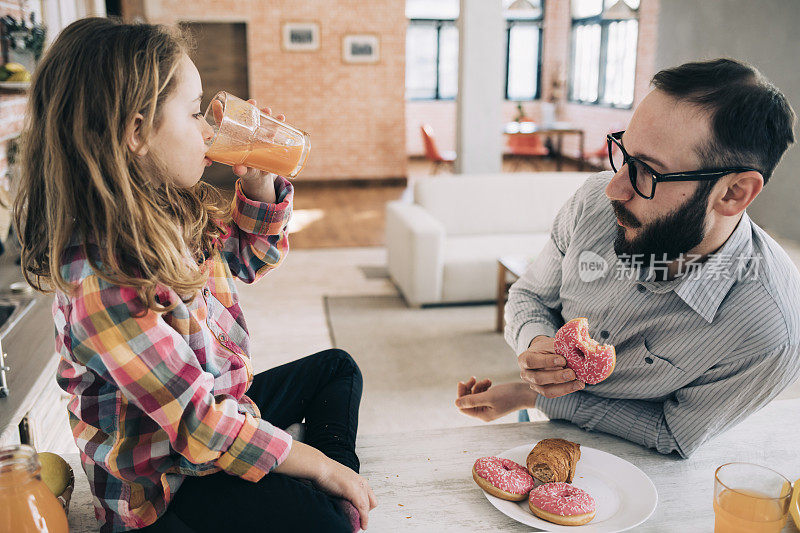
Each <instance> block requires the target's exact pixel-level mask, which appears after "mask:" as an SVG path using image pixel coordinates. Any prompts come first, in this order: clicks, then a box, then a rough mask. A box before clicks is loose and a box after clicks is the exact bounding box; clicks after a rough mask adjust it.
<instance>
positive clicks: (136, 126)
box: [125, 113, 147, 155]
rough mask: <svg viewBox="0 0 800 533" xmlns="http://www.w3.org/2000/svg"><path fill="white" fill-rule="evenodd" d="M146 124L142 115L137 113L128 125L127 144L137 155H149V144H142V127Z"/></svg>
mask: <svg viewBox="0 0 800 533" xmlns="http://www.w3.org/2000/svg"><path fill="white" fill-rule="evenodd" d="M143 122H144V117H143V116H142V114H141V113H136V115H135V116H134V117H133V120H132V121H131V122H130V124H128V129H127V135H126V136H125V137H126V142H127V144H128V149H129V150H130V151H131V152H133V153H134V154H137V155H146V154H147V144H144V143H143V142H142V138H141V127H142V123H143Z"/></svg>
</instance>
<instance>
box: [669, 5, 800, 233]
mask: <svg viewBox="0 0 800 533" xmlns="http://www.w3.org/2000/svg"><path fill="white" fill-rule="evenodd" d="M658 26H659V31H658V35H659V38H658V51H657V53H656V68H657V69H662V68H665V67H670V66H674V65H678V64H681V63H685V62H687V61H692V60H697V59H712V58H715V57H722V56H726V57H732V58H734V59H739V60H744V61H747V62H749V63H751V64H752V65H753V66H755V67H756V68H757V69H758V70H760V71H761V72H762V73H763V74H764V75H765V76H766V77H767V78H769V80H770V81H771V82H772V83H774V84H775V85H776V86H777V87H778V88H779V89H780V90H781V91H782V92H783V93H784V94H785V95H786V97H787V98H788V99H789V102H790V103H791V104H792V107H793V108H794V110H795V112H796V113H800V59H798V54H800V29H798V28H800V1H798V0H758V1H754V0H702V1H698V0H668V1H663V2H661V13H660V18H659V24H658ZM795 135H797V127H795ZM798 205H800V148H798V147H797V146H794V147H793V148H790V149H789V150H788V151H787V153H786V154H785V155H784V158H783V160H782V161H781V162H780V163H779V164H778V167H777V168H776V169H775V173H774V174H773V175H772V178H770V181H769V183H768V184H767V186H766V188H765V189H764V190H763V192H762V193H761V194H760V195H759V197H758V198H756V200H754V201H753V203H752V204H751V206H750V207H749V208H748V212H749V213H750V216H751V217H752V218H753V220H755V221H756V222H757V223H758V224H759V225H761V226H763V227H765V228H766V229H768V230H770V231H771V232H773V233H777V234H779V235H781V236H784V237H788V238H790V239H792V240H795V241H798V242H800V211H798V209H797V206H798Z"/></svg>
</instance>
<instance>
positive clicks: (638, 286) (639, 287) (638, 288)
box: [636, 284, 647, 292]
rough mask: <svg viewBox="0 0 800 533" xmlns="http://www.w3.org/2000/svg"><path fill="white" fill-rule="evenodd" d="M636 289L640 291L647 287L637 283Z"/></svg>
mask: <svg viewBox="0 0 800 533" xmlns="http://www.w3.org/2000/svg"><path fill="white" fill-rule="evenodd" d="M636 290H637V291H639V292H644V291H646V290H647V289H645V288H644V285H639V284H637V285H636Z"/></svg>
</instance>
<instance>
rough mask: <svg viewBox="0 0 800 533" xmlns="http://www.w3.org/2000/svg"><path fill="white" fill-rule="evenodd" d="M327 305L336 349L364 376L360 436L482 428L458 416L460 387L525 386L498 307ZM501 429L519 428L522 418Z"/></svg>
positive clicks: (342, 300) (389, 302) (377, 302)
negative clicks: (474, 383) (481, 383)
mask: <svg viewBox="0 0 800 533" xmlns="http://www.w3.org/2000/svg"><path fill="white" fill-rule="evenodd" d="M325 300H326V302H325V303H326V312H327V314H328V321H329V327H330V330H331V342H332V344H333V345H334V346H335V347H337V348H341V349H343V350H345V351H347V352H349V353H350V354H351V355H352V356H353V358H354V359H355V360H356V361H357V362H358V364H359V367H360V368H361V372H362V374H363V376H364V396H363V399H362V402H361V417H360V419H361V426H360V427H359V433H361V434H364V433H385V432H394V431H413V430H417V429H432V428H442V427H459V426H464V425H475V424H482V423H483V422H481V421H479V420H477V419H474V418H471V417H467V416H465V415H463V414H461V413H460V412H459V411H458V409H456V407H455V405H454V401H455V397H456V383H457V382H458V381H459V380H465V379H468V378H469V377H470V376H473V375H474V376H477V377H478V378H479V379H480V378H490V379H491V380H492V381H493V382H494V383H502V382H505V381H511V380H515V381H518V380H519V370H518V369H517V363H516V356H515V355H514V353H513V351H512V350H511V348H510V347H509V346H508V345H507V344H506V342H505V341H504V340H503V336H502V334H500V333H496V332H495V331H494V320H495V315H494V313H495V308H494V306H491V305H480V306H449V307H435V308H425V309H415V308H409V307H408V306H406V304H405V303H404V301H403V300H402V299H401V298H400V297H399V296H352V297H350V296H346V297H341V296H337V297H327V298H326V299H325ZM499 421H500V422H514V421H516V414H512V415H509V416H506V417H503V418H502V419H501V420H499Z"/></svg>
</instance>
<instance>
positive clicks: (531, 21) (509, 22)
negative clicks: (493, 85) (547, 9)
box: [503, 2, 544, 102]
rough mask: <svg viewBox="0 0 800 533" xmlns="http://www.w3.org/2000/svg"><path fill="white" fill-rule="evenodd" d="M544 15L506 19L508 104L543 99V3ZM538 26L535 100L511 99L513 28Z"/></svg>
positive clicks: (506, 96)
mask: <svg viewBox="0 0 800 533" xmlns="http://www.w3.org/2000/svg"><path fill="white" fill-rule="evenodd" d="M542 4H543V5H542V14H541V15H540V16H539V17H538V18H519V19H518V18H513V19H506V81H505V88H504V91H503V94H504V98H505V100H506V101H508V102H535V101H536V100H539V99H541V97H542V44H543V42H544V2H542ZM518 24H520V25H524V26H536V27H537V28H538V29H539V46H538V49H537V55H538V57H537V58H536V92H535V93H534V95H533V98H509V96H508V76H509V74H510V72H509V67H510V66H511V28H513V27H514V26H515V25H518Z"/></svg>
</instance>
